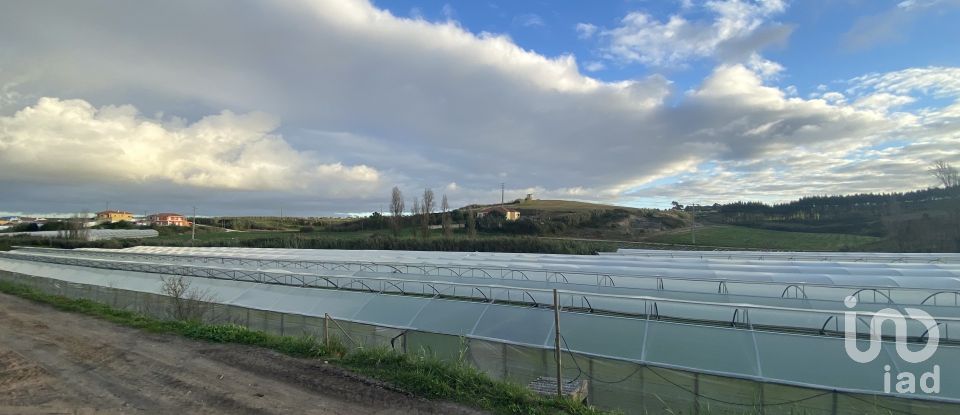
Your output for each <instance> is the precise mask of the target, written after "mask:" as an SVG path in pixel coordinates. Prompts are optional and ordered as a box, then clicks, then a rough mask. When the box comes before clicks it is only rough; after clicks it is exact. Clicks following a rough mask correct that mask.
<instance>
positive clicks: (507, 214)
mask: <svg viewBox="0 0 960 415" xmlns="http://www.w3.org/2000/svg"><path fill="white" fill-rule="evenodd" d="M491 213H498V214H501V215H503V217H504V218H506V219H507V220H517V219H520V211H519V210H516V209H510V208H505V207H503V206H494V207H489V208H486V209H483V210H481V211H479V212H477V217H478V218H482V217H484V216H487V215H489V214H491Z"/></svg>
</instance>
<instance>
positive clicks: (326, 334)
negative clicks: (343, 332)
mask: <svg viewBox="0 0 960 415" xmlns="http://www.w3.org/2000/svg"><path fill="white" fill-rule="evenodd" d="M323 344H324V345H325V346H327V347H329V346H330V314H327V313H323Z"/></svg>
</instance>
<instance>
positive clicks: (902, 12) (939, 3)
mask: <svg viewBox="0 0 960 415" xmlns="http://www.w3.org/2000/svg"><path fill="white" fill-rule="evenodd" d="M957 6H960V0H926V1H924V0H907V1H902V2H900V3H898V4H897V5H896V6H895V7H892V8H890V9H887V10H886V11H884V12H881V13H878V14H873V15H868V16H862V17H859V18H857V20H855V21H854V22H853V26H852V27H850V29H849V30H848V31H847V32H846V33H844V34H843V35H842V36H841V37H840V48H841V49H843V50H846V51H864V50H868V49H873V48H875V47H877V46H879V45H882V44H887V43H894V42H899V41H903V40H904V39H905V38H906V34H907V32H908V29H910V27H912V26H913V25H914V24H916V23H917V22H918V21H920V20H921V19H922V18H924V17H926V16H929V15H931V14H932V13H935V12H938V11H941V10H944V9H947V8H951V7H957Z"/></svg>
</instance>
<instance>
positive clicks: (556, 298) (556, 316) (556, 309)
mask: <svg viewBox="0 0 960 415" xmlns="http://www.w3.org/2000/svg"><path fill="white" fill-rule="evenodd" d="M553 324H554V326H555V327H556V330H555V333H554V340H553V342H554V354H555V355H556V359H557V397H558V398H562V397H563V379H562V378H561V366H560V356H561V352H560V294H558V293H557V289H556V288H554V289H553Z"/></svg>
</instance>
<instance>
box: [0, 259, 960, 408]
mask: <svg viewBox="0 0 960 415" xmlns="http://www.w3.org/2000/svg"><path fill="white" fill-rule="evenodd" d="M0 280H6V281H11V282H15V283H20V284H25V285H28V286H31V287H33V288H35V289H37V290H40V291H43V292H46V293H50V294H57V295H62V296H65V297H69V298H84V299H89V300H92V301H97V302H101V303H105V304H108V305H110V306H112V307H114V308H117V309H123V310H128V311H133V312H137V313H142V314H145V315H148V316H151V317H154V318H161V319H168V318H171V317H172V311H171V310H172V309H173V308H172V305H173V299H171V298H170V297H167V296H163V295H157V294H150V293H143V292H136V291H127V290H121V289H116V288H112V287H103V286H96V285H87V284H76V283H70V282H64V281H60V280H55V279H48V278H42V277H35V276H28V275H23V274H16V273H11V272H7V271H0ZM202 306H203V307H205V310H204V311H205V312H204V314H203V316H204V320H205V321H206V322H208V323H213V324H223V323H230V324H238V325H241V326H244V327H247V328H250V329H252V330H260V331H264V332H267V333H272V334H277V335H284V336H300V335H311V336H316V337H317V338H323V336H324V335H325V334H327V333H324V330H325V329H324V319H323V318H317V317H310V316H304V315H298V314H291V313H279V312H272V311H263V310H256V309H251V308H242V307H236V306H231V305H224V304H217V303H205V304H202ZM329 327H330V328H329V330H331V333H329V334H330V335H331V336H338V335H340V333H339V330H340V329H341V328H342V330H343V331H344V335H347V336H349V337H350V338H351V339H353V340H355V341H357V342H358V343H359V344H361V345H363V346H364V347H391V348H393V349H394V350H396V351H397V352H400V353H408V354H418V355H431V356H436V357H438V358H441V359H445V360H454V359H460V358H461V356H462V357H463V358H465V360H466V362H468V363H469V364H471V365H473V366H475V367H477V368H479V369H480V370H482V371H483V372H485V373H487V374H488V375H489V376H491V377H493V378H495V379H502V380H507V381H511V382H515V383H519V384H528V383H529V382H530V381H532V380H534V379H536V378H538V377H541V376H553V374H554V373H555V371H556V366H555V364H554V357H553V352H552V351H551V350H548V349H540V348H533V347H524V346H517V345H511V344H504V343H496V342H491V341H485V340H478V339H467V338H461V337H458V336H450V335H442V334H434V333H424V332H416V331H410V330H398V329H393V328H386V327H377V326H372V325H366V324H359V323H352V322H345V321H340V322H338V324H336V325H333V324H331V325H329ZM347 344H348V345H349V344H350V343H347ZM562 360H563V362H564V365H563V368H562V369H563V378H564V379H566V380H573V379H584V378H585V379H587V380H588V381H589V382H588V395H587V399H588V402H589V403H591V404H593V405H596V406H598V407H601V408H608V409H619V410H621V411H623V412H625V413H628V414H646V413H676V414H688V413H689V414H707V413H709V414H721V413H735V414H751V413H756V414H796V413H803V414H810V415H816V414H941V413H949V412H955V411H957V409H960V408H958V407H957V406H954V405H949V404H945V403H938V402H932V401H920V400H909V399H899V398H893V397H881V396H873V395H859V394H849V393H841V392H836V391H825V390H817V389H810V388H801V387H794V386H786V385H779V384H772V383H762V382H755V381H749V380H742V379H733V378H727V377H720V376H713V375H706V374H699V373H693V372H686V371H680V370H673V369H667V368H662V367H654V366H644V365H639V364H634V363H629V362H623V361H619V360H612V359H604V358H598V357H589V356H583V355H578V354H572V353H569V352H567V351H564V352H563V359H562Z"/></svg>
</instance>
